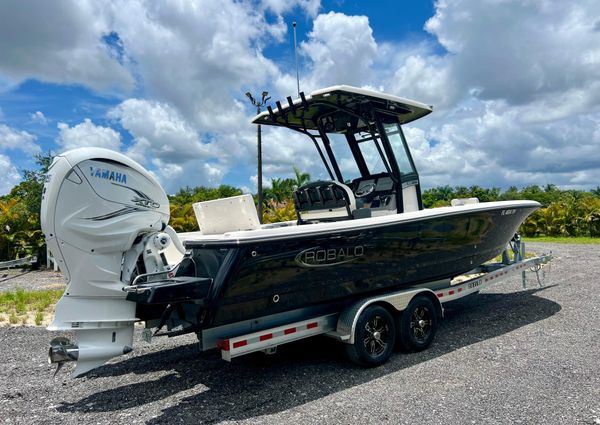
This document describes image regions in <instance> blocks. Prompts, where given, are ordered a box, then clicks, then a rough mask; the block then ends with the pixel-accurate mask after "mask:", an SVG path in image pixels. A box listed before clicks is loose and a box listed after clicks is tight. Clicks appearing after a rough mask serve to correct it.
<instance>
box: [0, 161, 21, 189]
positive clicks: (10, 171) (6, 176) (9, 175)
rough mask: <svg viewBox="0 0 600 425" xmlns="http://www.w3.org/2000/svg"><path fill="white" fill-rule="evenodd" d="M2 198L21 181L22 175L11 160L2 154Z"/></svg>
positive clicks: (0, 164) (0, 187)
mask: <svg viewBox="0 0 600 425" xmlns="http://www.w3.org/2000/svg"><path fill="white" fill-rule="evenodd" d="M0 175H1V176H2V179H0V196H1V195H6V194H7V193H9V192H10V190H11V189H12V188H13V187H14V186H15V185H17V184H18V183H19V182H20V181H21V175H20V174H19V171H17V168H16V167H15V166H14V165H13V164H12V163H11V161H10V158H9V157H7V156H6V155H2V154H0Z"/></svg>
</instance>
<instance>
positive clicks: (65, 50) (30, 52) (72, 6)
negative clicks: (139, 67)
mask: <svg viewBox="0 0 600 425" xmlns="http://www.w3.org/2000/svg"><path fill="white" fill-rule="evenodd" d="M95 6H97V5H96V4H94V3H92V2H85V1H78V2H74V3H71V2H59V3H56V4H53V3H50V2H44V1H41V2H34V3H29V4H24V3H23V2H21V1H19V0H7V1H3V2H1V3H0V51H1V52H2V55H1V59H0V74H2V77H3V78H4V79H8V80H9V81H13V82H20V81H23V80H26V79H28V78H36V79H39V80H42V81H49V82H54V83H67V84H73V83H75V84H84V85H86V86H88V87H91V88H93V89H95V90H107V89H112V88H116V89H120V90H130V89H131V88H132V87H133V78H132V77H131V75H130V73H129V72H128V71H127V70H126V69H125V67H124V66H123V65H122V64H120V63H119V61H118V60H117V59H116V58H115V57H114V56H113V55H111V52H110V49H109V48H108V46H107V45H106V43H105V42H104V41H103V39H102V37H103V36H104V35H106V34H108V33H109V32H110V31H109V26H108V24H109V21H108V20H107V19H106V18H105V17H104V15H103V14H102V13H100V11H98V10H97V9H96V8H95Z"/></svg>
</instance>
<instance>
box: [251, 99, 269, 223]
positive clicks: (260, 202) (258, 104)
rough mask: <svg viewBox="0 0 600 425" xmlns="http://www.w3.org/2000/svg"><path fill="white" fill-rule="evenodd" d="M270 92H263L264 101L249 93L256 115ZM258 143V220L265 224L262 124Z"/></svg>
mask: <svg viewBox="0 0 600 425" xmlns="http://www.w3.org/2000/svg"><path fill="white" fill-rule="evenodd" d="M268 95H269V92H267V91H263V92H262V99H261V100H260V101H257V100H256V99H254V97H252V94H251V93H250V92H249V91H248V92H246V96H248V99H250V102H252V105H254V106H256V114H257V115H258V114H260V108H262V107H263V106H265V105H266V104H267V102H268V100H269V99H270V97H267V96H268ZM256 143H257V145H258V146H257V159H258V175H257V180H258V181H257V186H258V220H259V221H260V222H261V223H262V222H263V190H262V140H261V128H260V124H258V125H257V126H256Z"/></svg>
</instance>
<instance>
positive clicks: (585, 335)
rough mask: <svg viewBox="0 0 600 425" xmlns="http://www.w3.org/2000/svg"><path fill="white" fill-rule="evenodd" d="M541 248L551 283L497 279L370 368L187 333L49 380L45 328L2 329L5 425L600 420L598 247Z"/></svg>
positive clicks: (322, 343)
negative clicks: (424, 344) (206, 345)
mask: <svg viewBox="0 0 600 425" xmlns="http://www.w3.org/2000/svg"><path fill="white" fill-rule="evenodd" d="M534 248H535V249H536V250H538V251H547V250H549V249H551V250H552V251H553V253H554V254H555V256H556V258H555V260H554V261H553V265H552V270H551V275H550V276H549V277H548V279H547V281H546V283H548V284H550V285H552V286H549V287H546V288H545V289H538V288H536V284H535V282H534V281H533V280H531V281H530V287H531V288H532V289H529V290H526V291H520V290H519V288H520V282H519V280H518V279H513V280H512V281H507V282H504V283H500V284H498V285H496V286H495V287H493V288H490V289H488V290H486V291H484V292H482V293H481V294H480V295H479V296H476V297H472V298H471V299H470V300H466V301H464V302H460V303H458V304H456V305H454V306H452V307H451V308H449V309H448V311H447V314H446V318H445V319H444V320H443V321H442V323H441V326H440V330H439V333H438V335H437V337H436V340H435V341H434V343H433V345H432V346H431V347H430V348H429V349H428V350H426V351H424V352H421V353H414V354H401V353H396V354H394V355H393V356H392V359H391V360H390V361H389V362H388V363H387V364H385V365H384V366H381V367H379V368H375V369H360V368H357V367H355V366H354V365H352V364H350V363H349V362H348V361H347V360H345V358H344V356H343V352H342V350H341V349H340V346H339V345H338V344H337V343H335V342H333V341H332V340H329V339H327V338H313V339H311V340H306V341H301V342H298V343H295V344H289V345H287V346H285V347H282V348H281V349H280V351H279V352H278V353H277V354H276V355H275V356H264V355H262V354H256V355H250V356H246V357H241V358H239V359H235V360H234V362H233V363H231V364H229V363H226V362H224V361H222V360H220V357H219V355H218V354H217V353H216V352H208V353H199V352H198V350H197V349H196V347H195V345H194V339H193V338H191V337H187V336H186V337H179V338H173V339H157V340H155V341H153V343H152V344H151V345H147V344H146V343H143V342H137V345H136V349H135V350H134V352H133V353H131V354H129V355H127V356H124V357H123V358H121V359H118V360H114V361H113V362H112V363H111V364H109V365H107V366H104V367H101V368H99V369H97V370H96V371H95V372H93V373H92V374H90V375H88V376H86V377H84V378H79V379H71V378H69V377H68V374H67V372H66V371H68V370H69V369H70V367H71V366H66V367H65V368H64V369H63V371H61V372H60V373H59V374H58V376H57V377H56V378H55V379H53V378H52V374H53V372H54V370H53V369H52V368H50V366H49V365H48V364H47V363H46V351H47V346H48V341H49V340H50V339H51V335H50V333H49V332H47V331H45V330H44V329H41V328H31V327H30V328H26V327H12V328H0V340H1V347H2V348H1V352H0V353H1V354H0V358H1V360H2V367H1V368H0V380H1V382H2V383H3V385H2V387H1V389H0V423H2V422H3V423H7V424H13V423H19V424H20V423H28V424H29V423H48V424H82V423H94V424H109V423H128V424H134V423H150V424H162V423H168V424H177V423H190V424H196V423H220V422H247V423H269V424H270V423H273V424H275V423H277V424H280V423H297V424H305V423H307V424H312V423H314V424H321V423H339V424H348V423H361V424H364V423H377V424H379V423H391V424H397V423H407V424H408V423H410V424H415V423H431V424H437V423H440V424H468V423H474V424H482V423H490V424H495V423H499V424H504V423H506V424H508V423H511V424H512V423H526V424H531V423H540V424H541V423H543V424H572V423H587V424H600V336H599V335H600V331H599V329H600V282H599V278H598V276H599V274H600V247H598V246H593V245H588V246H585V245H553V246H550V245H535V246H534Z"/></svg>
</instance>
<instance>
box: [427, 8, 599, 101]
mask: <svg viewBox="0 0 600 425" xmlns="http://www.w3.org/2000/svg"><path fill="white" fill-rule="evenodd" d="M598 16H600V3H598V2H597V1H593V0H592V1H580V2H576V3H572V2H566V3H560V2H550V1H516V0H506V1H495V0H485V1H481V0H443V1H438V2H437V3H436V14H435V15H434V16H433V17H432V18H431V19H430V20H429V21H428V22H427V25H426V29H427V30H428V31H429V32H431V33H432V34H433V35H434V36H436V37H437V39H438V40H439V42H440V43H441V44H442V45H443V46H444V47H445V48H446V49H447V50H448V51H449V52H450V53H451V55H452V61H451V62H452V63H451V73H452V79H453V82H454V84H458V85H459V86H461V87H462V88H463V89H464V90H468V89H477V90H478V97H480V98H482V99H505V100H506V101H508V102H509V103H510V104H525V103H528V102H531V101H534V100H537V99H539V97H540V96H544V95H548V94H558V93H563V92H565V91H569V90H573V89H583V88H585V87H586V86H588V85H589V84H590V83H594V82H596V81H598V79H600V66H598V65H599V64H600V37H599V36H600V33H598V32H597V31H594V25H595V24H596V22H597V20H598ZM597 96H598V95H597V94H596V99H597Z"/></svg>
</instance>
